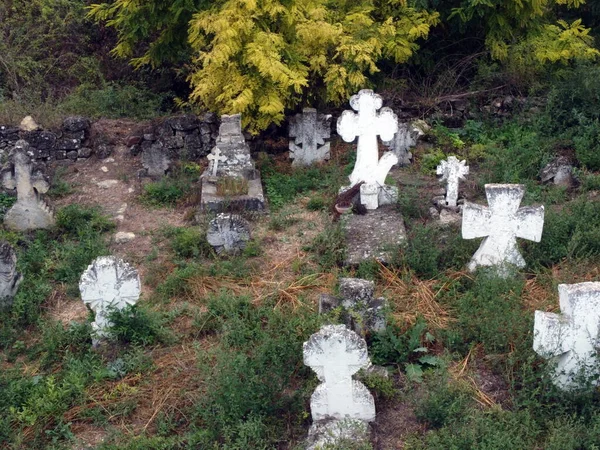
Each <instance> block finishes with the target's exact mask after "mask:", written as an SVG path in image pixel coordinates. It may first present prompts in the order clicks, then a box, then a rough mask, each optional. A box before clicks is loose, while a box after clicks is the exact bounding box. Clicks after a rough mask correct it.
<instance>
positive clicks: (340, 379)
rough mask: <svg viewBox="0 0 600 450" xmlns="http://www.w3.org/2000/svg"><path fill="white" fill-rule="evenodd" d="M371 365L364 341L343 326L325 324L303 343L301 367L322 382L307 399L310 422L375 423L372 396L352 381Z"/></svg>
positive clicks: (362, 385) (363, 386)
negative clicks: (350, 420)
mask: <svg viewBox="0 0 600 450" xmlns="http://www.w3.org/2000/svg"><path fill="white" fill-rule="evenodd" d="M370 363H371V362H370V360H369V355H368V352H367V343H366V342H365V340H364V339H362V338H361V337H360V336H359V335H357V334H356V333H354V332H353V331H350V330H348V329H347V328H346V327H345V326H344V325H325V326H324V327H322V328H321V330H320V331H319V332H318V333H315V334H313V335H312V336H311V337H310V339H309V340H308V341H307V342H305V343H304V364H305V365H307V366H310V368H311V369H313V370H314V371H315V372H316V373H317V377H318V378H319V380H320V381H321V382H322V383H321V384H320V385H319V386H317V389H316V390H315V392H313V394H312V396H311V399H310V409H311V413H312V418H313V421H317V420H323V419H338V420H340V419H345V418H349V419H359V420H365V421H368V422H370V421H373V420H375V402H374V400H373V396H372V395H371V393H370V392H369V390H368V389H367V388H366V387H365V385H364V384H362V383H361V382H360V381H357V380H353V379H352V375H354V374H355V373H356V372H358V371H359V370H360V369H361V368H363V367H368V366H369V365H370Z"/></svg>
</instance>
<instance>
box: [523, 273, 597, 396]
mask: <svg viewBox="0 0 600 450" xmlns="http://www.w3.org/2000/svg"><path fill="white" fill-rule="evenodd" d="M558 293H559V304H560V311H561V314H554V313H551V312H543V311H536V312H535V323H534V335H533V349H534V350H535V352H536V353H538V354H539V355H540V356H542V357H544V358H552V359H553V360H554V362H555V363H556V368H555V376H554V379H553V381H554V383H555V384H556V385H557V386H558V387H560V388H561V389H564V390H569V389H575V388H578V387H584V386H585V385H586V382H590V381H591V382H593V384H594V385H596V386H598V385H600V378H599V377H600V361H599V360H598V348H599V346H600V335H599V334H600V282H586V283H578V284H559V285H558Z"/></svg>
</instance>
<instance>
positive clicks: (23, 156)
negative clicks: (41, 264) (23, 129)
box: [2, 140, 55, 231]
mask: <svg viewBox="0 0 600 450" xmlns="http://www.w3.org/2000/svg"><path fill="white" fill-rule="evenodd" d="M28 151H29V144H28V143H27V141H24V140H20V141H17V142H16V144H15V150H14V155H13V158H12V163H13V169H12V170H11V171H5V172H4V173H3V174H2V184H3V185H4V187H5V188H7V189H16V190H17V202H16V203H15V204H14V205H13V206H12V208H10V209H9V210H8V211H7V213H6V215H5V216H4V223H5V224H6V226H7V227H9V228H12V229H14V230H19V231H25V230H33V229H38V228H50V227H52V226H53V225H54V222H55V221H54V214H52V211H51V210H50V208H49V207H48V205H47V204H46V203H45V202H44V201H43V200H42V199H41V198H40V196H39V195H40V194H43V193H45V192H48V189H49V187H50V185H49V184H48V182H47V181H46V180H45V179H44V177H43V176H42V175H41V174H39V173H35V174H33V173H32V169H33V167H32V163H31V159H30V158H29V156H28V154H27V153H28Z"/></svg>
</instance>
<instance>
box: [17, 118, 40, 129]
mask: <svg viewBox="0 0 600 450" xmlns="http://www.w3.org/2000/svg"><path fill="white" fill-rule="evenodd" d="M39 128H40V126H39V125H38V124H37V123H35V120H33V117H31V116H26V117H24V118H23V120H21V124H20V125H19V129H20V130H21V131H35V130H39Z"/></svg>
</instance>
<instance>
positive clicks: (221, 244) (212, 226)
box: [206, 214, 250, 255]
mask: <svg viewBox="0 0 600 450" xmlns="http://www.w3.org/2000/svg"><path fill="white" fill-rule="evenodd" d="M206 240H207V241H208V243H209V244H210V245H212V247H213V248H214V249H215V251H216V252H217V254H219V255H220V254H237V253H239V252H241V251H242V250H243V249H244V248H245V247H246V244H247V243H248V241H249V240H250V224H249V223H248V221H246V220H245V219H244V218H242V217H241V216H238V215H235V214H219V215H218V216H217V217H215V218H214V219H213V220H211V221H210V223H209V224H208V230H207V231H206Z"/></svg>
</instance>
